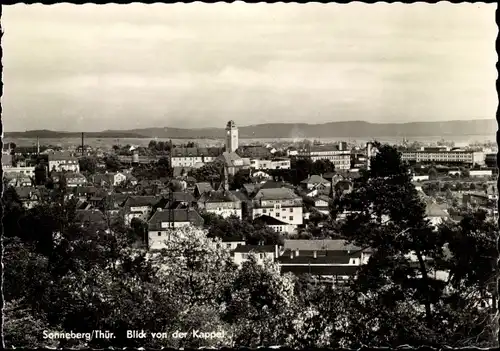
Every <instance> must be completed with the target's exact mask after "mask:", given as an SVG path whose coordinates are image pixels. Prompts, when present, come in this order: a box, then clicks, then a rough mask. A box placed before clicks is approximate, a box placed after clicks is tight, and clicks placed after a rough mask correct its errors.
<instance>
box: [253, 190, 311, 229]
mask: <svg viewBox="0 0 500 351" xmlns="http://www.w3.org/2000/svg"><path fill="white" fill-rule="evenodd" d="M262 215H269V216H271V217H275V218H276V219H279V220H280V221H282V222H285V223H287V224H293V225H301V224H302V223H303V222H302V198H301V197H300V196H298V195H297V194H295V193H294V192H293V190H291V189H288V188H271V189H260V190H259V191H258V192H257V194H256V195H255V196H254V197H253V199H252V219H255V218H257V217H259V216H262Z"/></svg>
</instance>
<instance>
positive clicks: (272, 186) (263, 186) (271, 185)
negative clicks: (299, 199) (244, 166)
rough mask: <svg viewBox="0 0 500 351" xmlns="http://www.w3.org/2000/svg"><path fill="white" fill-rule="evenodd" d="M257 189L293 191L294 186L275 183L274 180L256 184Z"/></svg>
mask: <svg viewBox="0 0 500 351" xmlns="http://www.w3.org/2000/svg"><path fill="white" fill-rule="evenodd" d="M257 187H258V188H259V189H281V188H286V189H293V188H294V186H293V185H292V184H290V183H286V182H275V181H274V180H268V181H267V182H265V183H262V184H258V185H257Z"/></svg>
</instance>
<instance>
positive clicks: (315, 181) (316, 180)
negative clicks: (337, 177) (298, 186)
mask: <svg viewBox="0 0 500 351" xmlns="http://www.w3.org/2000/svg"><path fill="white" fill-rule="evenodd" d="M301 183H302V184H330V182H329V181H328V180H326V179H324V178H323V177H321V176H319V175H316V174H313V175H311V176H310V177H309V178H307V179H304V180H303V181H301Z"/></svg>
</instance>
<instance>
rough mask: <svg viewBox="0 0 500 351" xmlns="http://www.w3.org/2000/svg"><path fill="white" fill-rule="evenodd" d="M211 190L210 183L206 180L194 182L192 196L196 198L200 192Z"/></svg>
mask: <svg viewBox="0 0 500 351" xmlns="http://www.w3.org/2000/svg"><path fill="white" fill-rule="evenodd" d="M213 190H214V189H213V188H212V185H211V184H210V183H208V182H201V183H196V184H195V186H194V196H195V197H196V198H197V199H198V198H199V197H200V196H201V195H202V194H204V193H208V192H210V191H213Z"/></svg>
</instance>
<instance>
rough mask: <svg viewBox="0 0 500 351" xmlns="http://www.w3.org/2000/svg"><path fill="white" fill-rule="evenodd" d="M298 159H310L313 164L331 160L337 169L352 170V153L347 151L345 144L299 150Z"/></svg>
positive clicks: (316, 146)
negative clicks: (318, 161)
mask: <svg viewBox="0 0 500 351" xmlns="http://www.w3.org/2000/svg"><path fill="white" fill-rule="evenodd" d="M297 157H299V158H309V159H311V161H313V162H314V161H317V160H329V161H331V162H332V163H333V164H334V165H335V169H343V170H347V169H350V168H351V152H350V151H349V150H347V147H346V145H345V143H339V144H338V145H315V146H310V147H307V148H305V149H302V150H299V151H298V153H297Z"/></svg>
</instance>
